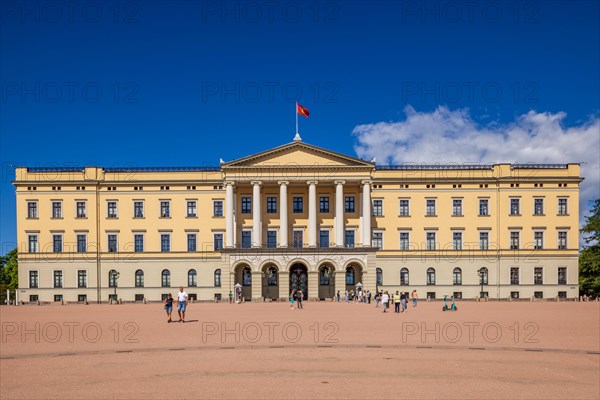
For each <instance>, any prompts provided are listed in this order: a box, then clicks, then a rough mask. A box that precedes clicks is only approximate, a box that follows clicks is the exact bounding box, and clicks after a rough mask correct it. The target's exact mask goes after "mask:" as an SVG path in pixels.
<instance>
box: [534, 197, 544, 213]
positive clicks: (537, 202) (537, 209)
mask: <svg viewBox="0 0 600 400" xmlns="http://www.w3.org/2000/svg"><path fill="white" fill-rule="evenodd" d="M533 215H544V199H533Z"/></svg>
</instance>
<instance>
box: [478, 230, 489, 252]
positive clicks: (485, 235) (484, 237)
mask: <svg viewBox="0 0 600 400" xmlns="http://www.w3.org/2000/svg"><path fill="white" fill-rule="evenodd" d="M489 248H490V234H489V232H479V250H488V249H489Z"/></svg>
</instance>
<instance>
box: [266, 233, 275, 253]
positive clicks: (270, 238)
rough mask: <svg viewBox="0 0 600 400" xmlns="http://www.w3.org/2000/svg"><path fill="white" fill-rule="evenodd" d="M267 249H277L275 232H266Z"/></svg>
mask: <svg viewBox="0 0 600 400" xmlns="http://www.w3.org/2000/svg"><path fill="white" fill-rule="evenodd" d="M267 247H268V248H270V249H274V248H276V247H277V231H267Z"/></svg>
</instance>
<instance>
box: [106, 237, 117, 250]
mask: <svg viewBox="0 0 600 400" xmlns="http://www.w3.org/2000/svg"><path fill="white" fill-rule="evenodd" d="M108 252H109V253H116V252H117V235H115V234H110V235H108Z"/></svg>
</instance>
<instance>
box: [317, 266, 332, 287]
mask: <svg viewBox="0 0 600 400" xmlns="http://www.w3.org/2000/svg"><path fill="white" fill-rule="evenodd" d="M319 275H320V276H319V283H320V284H321V285H323V286H329V283H330V282H331V281H330V278H331V269H330V268H329V267H322V268H321V271H320V274H319Z"/></svg>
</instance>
